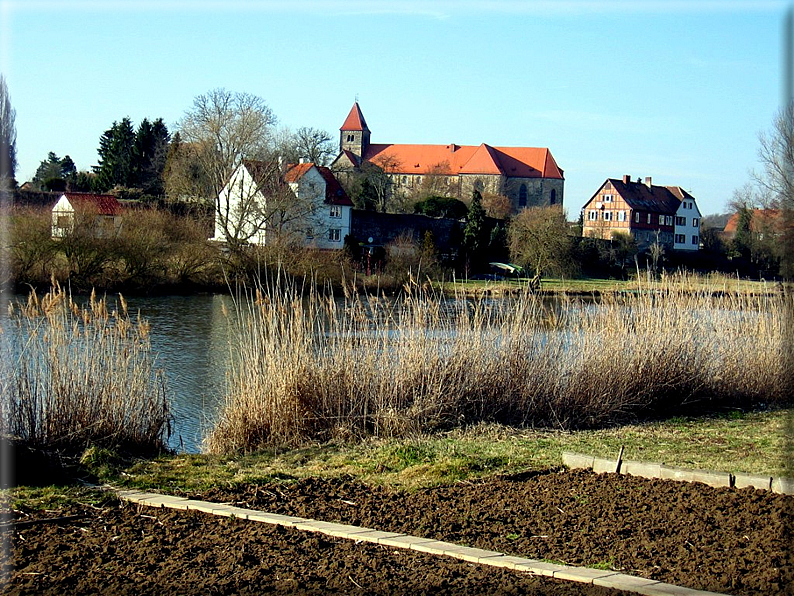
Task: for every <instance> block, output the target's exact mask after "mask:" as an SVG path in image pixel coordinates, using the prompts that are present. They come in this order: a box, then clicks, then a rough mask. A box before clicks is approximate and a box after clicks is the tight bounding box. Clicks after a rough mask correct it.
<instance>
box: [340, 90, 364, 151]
mask: <svg viewBox="0 0 794 596" xmlns="http://www.w3.org/2000/svg"><path fill="white" fill-rule="evenodd" d="M369 135H370V132H369V128H367V121H366V120H364V114H362V113H361V108H360V107H359V106H358V102H355V103H354V104H353V107H352V108H351V109H350V113H349V114H348V115H347V118H345V122H344V124H342V127H341V128H340V129H339V150H340V151H350V152H351V153H353V154H354V155H356V156H357V157H358V158H359V159H361V157H363V156H364V153H365V152H366V151H367V147H369Z"/></svg>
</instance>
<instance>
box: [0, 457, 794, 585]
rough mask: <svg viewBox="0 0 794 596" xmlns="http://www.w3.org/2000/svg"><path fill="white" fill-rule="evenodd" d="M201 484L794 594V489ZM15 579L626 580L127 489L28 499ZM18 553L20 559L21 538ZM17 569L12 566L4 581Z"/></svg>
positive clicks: (334, 515)
mask: <svg viewBox="0 0 794 596" xmlns="http://www.w3.org/2000/svg"><path fill="white" fill-rule="evenodd" d="M189 496H191V497H197V498H203V499H206V500H210V501H216V502H226V503H234V504H236V505H239V506H244V507H250V508H254V509H264V510H267V511H271V512H275V513H284V514H288V515H296V516H301V517H310V518H314V519H320V520H325V521H335V522H341V523H346V524H353V525H360V526H366V527H370V528H377V529H381V530H390V531H399V532H405V533H409V534H413V535H417V536H425V537H430V538H435V539H439V540H445V541H449V542H456V543H460V544H466V545H469V546H475V547H480V548H486V549H490V550H496V551H500V552H505V553H509V554H515V555H519V556H524V557H528V558H533V559H551V560H554V561H559V562H564V563H567V564H572V565H598V566H604V565H609V566H610V567H611V568H614V569H617V570H620V571H621V572H623V573H629V574H632V575H638V576H642V577H648V578H652V579H657V580H660V581H663V582H667V583H672V584H677V585H683V586H688V587H691V588H696V589H701V590H711V591H715V592H725V593H731V594H739V595H745V594H748V595H749V594H764V595H768V594H769V595H773V594H794V561H793V559H794V557H793V556H792V552H791V550H790V544H789V543H790V539H791V537H792V536H791V530H792V522H794V511H793V509H794V497H791V496H783V495H777V494H773V493H769V492H766V491H755V490H749V489H745V490H735V489H715V488H710V487H707V486H705V485H701V484H688V483H677V482H672V481H657V480H644V479H640V478H632V477H630V476H616V475H605V474H602V475H598V474H593V473H590V472H583V471H572V472H546V473H538V474H526V475H522V476H520V477H502V478H492V479H489V480H487V481H484V482H478V483H469V482H466V483H459V484H456V485H454V486H449V487H442V488H433V489H425V490H420V491H417V492H413V493H406V492H399V491H395V490H392V489H389V488H384V487H371V486H365V485H363V484H361V483H359V482H357V481H354V480H350V479H333V480H322V479H308V480H297V481H289V482H278V483H271V484H268V485H261V486H249V487H244V488H240V489H237V490H234V491H227V490H224V489H220V488H218V489H213V490H211V491H208V492H206V493H203V494H195V493H193V494H190V495H189ZM75 514H86V517H84V518H79V519H62V520H61V521H53V522H50V523H33V524H26V523H17V525H16V526H11V527H7V528H6V529H4V530H3V536H4V537H6V538H8V537H9V536H10V537H11V541H12V549H11V553H12V557H13V563H12V565H13V571H12V572H11V573H10V575H8V574H7V575H6V576H5V577H4V578H3V581H2V582H0V591H2V589H3V588H5V590H6V591H7V592H8V593H10V594H44V593H51V594H54V593H59V594H62V593H69V594H88V593H91V594H127V593H130V594H132V593H134V594H170V593H180V594H238V593H256V594H261V593H272V592H277V593H299V594H338V593H353V594H427V593H433V594H603V595H606V594H610V595H614V594H619V592H616V591H610V590H606V589H601V588H596V587H593V586H585V585H583V584H574V583H567V582H557V581H554V580H549V579H547V578H540V577H532V576H530V575H528V574H521V573H518V572H511V571H508V570H503V569H497V568H490V567H485V566H481V565H473V564H468V563H465V562H461V561H457V560H453V559H448V558H444V557H434V556H430V555H424V554H421V553H414V552H407V551H402V550H397V549H393V548H386V547H381V546H377V545H372V544H368V543H354V542H352V541H346V540H341V539H334V538H329V537H323V536H319V535H317V534H309V533H306V532H301V531H299V530H294V529H290V528H281V527H271V526H267V525H264V524H259V523H253V522H246V521H241V520H234V519H227V518H216V517H212V516H209V515H206V514H202V513H198V512H180V511H168V510H158V509H151V508H138V507H134V506H131V505H111V506H107V507H104V508H100V509H95V508H92V507H90V506H84V507H81V506H74V507H71V508H69V509H67V510H63V511H50V512H31V511H23V512H17V513H16V514H15V517H16V518H17V520H18V522H27V521H30V520H35V519H39V518H41V517H47V516H49V517H63V516H67V515H75ZM0 556H2V557H3V558H2V561H0V562H2V563H3V564H4V565H8V564H9V560H8V554H3V555H0ZM4 582H7V583H5V584H4Z"/></svg>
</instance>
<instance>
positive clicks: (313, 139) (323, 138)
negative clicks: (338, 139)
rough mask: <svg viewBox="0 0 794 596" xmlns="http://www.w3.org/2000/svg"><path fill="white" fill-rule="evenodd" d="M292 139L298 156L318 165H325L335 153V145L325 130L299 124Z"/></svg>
mask: <svg viewBox="0 0 794 596" xmlns="http://www.w3.org/2000/svg"><path fill="white" fill-rule="evenodd" d="M293 139H294V143H295V147H296V149H297V152H298V157H299V158H304V159H306V160H307V161H309V162H311V163H313V164H316V165H318V166H327V165H328V164H329V163H330V161H331V159H332V158H333V157H334V156H335V155H336V146H335V145H334V142H333V139H332V138H331V135H330V133H328V132H327V131H324V130H320V129H317V128H311V127H309V126H301V127H300V128H299V129H298V130H297V131H295V134H294V135H293Z"/></svg>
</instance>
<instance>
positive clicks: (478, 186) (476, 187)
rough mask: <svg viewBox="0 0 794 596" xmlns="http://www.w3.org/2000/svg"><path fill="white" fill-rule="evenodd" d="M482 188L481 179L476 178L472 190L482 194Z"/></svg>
mask: <svg viewBox="0 0 794 596" xmlns="http://www.w3.org/2000/svg"><path fill="white" fill-rule="evenodd" d="M483 188H484V186H483V183H482V179H481V178H477V179H476V180H475V181H474V190H476V191H478V192H482V189H483Z"/></svg>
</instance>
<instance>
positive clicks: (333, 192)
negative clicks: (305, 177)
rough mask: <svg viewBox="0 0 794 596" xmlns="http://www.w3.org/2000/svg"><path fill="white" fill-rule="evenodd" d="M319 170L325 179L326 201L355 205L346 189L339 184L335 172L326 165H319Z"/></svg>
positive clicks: (349, 205)
mask: <svg viewBox="0 0 794 596" xmlns="http://www.w3.org/2000/svg"><path fill="white" fill-rule="evenodd" d="M317 171H318V172H320V175H321V176H322V177H323V178H324V179H325V202H326V203H328V204H329V205H347V206H348V207H352V206H353V201H351V200H350V197H348V196H347V193H346V192H345V189H344V188H342V185H341V184H339V180H337V179H336V176H334V174H333V172H331V170H330V169H328V168H326V167H324V166H317Z"/></svg>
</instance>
